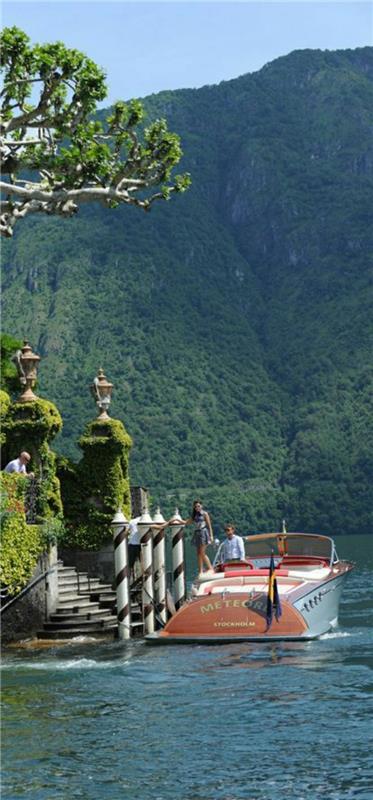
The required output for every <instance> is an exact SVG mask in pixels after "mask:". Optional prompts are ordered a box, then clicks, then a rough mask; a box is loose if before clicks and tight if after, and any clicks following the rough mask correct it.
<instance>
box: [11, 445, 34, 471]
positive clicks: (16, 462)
mask: <svg viewBox="0 0 373 800" xmlns="http://www.w3.org/2000/svg"><path fill="white" fill-rule="evenodd" d="M29 461H31V456H30V453H27V452H26V450H23V451H22V453H20V454H19V456H18V458H14V459H13V461H9V464H7V465H6V467H5V469H4V472H18V473H21V474H22V475H27V477H28V478H33V477H34V473H33V472H29V473H27V472H26V464H28V463H29Z"/></svg>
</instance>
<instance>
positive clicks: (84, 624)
mask: <svg viewBox="0 0 373 800" xmlns="http://www.w3.org/2000/svg"><path fill="white" fill-rule="evenodd" d="M131 629H132V636H141V635H142V634H143V630H144V625H143V619H142V610H141V605H140V604H139V602H138V590H137V589H136V587H133V589H131ZM116 634H117V617H116V593H115V591H113V589H112V587H111V585H110V584H107V583H103V582H101V581H100V580H99V579H98V578H91V577H90V576H88V574H87V573H86V572H78V571H77V570H76V568H75V567H65V566H64V565H63V564H61V565H59V566H58V602H57V608H56V611H55V613H54V614H50V617H49V619H48V621H47V622H45V623H44V627H43V630H41V631H39V632H38V638H39V639H72V638H73V637H75V636H94V637H97V636H116Z"/></svg>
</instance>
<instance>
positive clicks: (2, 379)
mask: <svg viewBox="0 0 373 800" xmlns="http://www.w3.org/2000/svg"><path fill="white" fill-rule="evenodd" d="M0 347H1V373H0V386H1V388H2V389H3V390H4V391H6V392H9V393H13V392H15V391H17V390H18V391H19V378H18V373H17V369H16V366H15V364H14V363H13V361H12V356H14V354H15V352H16V350H18V349H19V348H20V347H22V342H21V341H20V340H19V339H14V337H13V336H10V335H9V334H8V333H1V334H0Z"/></svg>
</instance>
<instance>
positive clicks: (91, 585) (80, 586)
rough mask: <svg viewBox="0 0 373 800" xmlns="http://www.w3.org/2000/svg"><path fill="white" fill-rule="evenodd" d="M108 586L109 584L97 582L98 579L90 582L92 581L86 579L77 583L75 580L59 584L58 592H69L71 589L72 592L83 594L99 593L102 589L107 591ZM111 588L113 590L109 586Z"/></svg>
mask: <svg viewBox="0 0 373 800" xmlns="http://www.w3.org/2000/svg"><path fill="white" fill-rule="evenodd" d="M108 586H109V585H108V584H107V583H100V581H99V580H97V579H96V580H90V581H87V580H86V579H84V580H82V581H75V580H74V581H68V582H67V583H65V582H62V583H61V582H60V581H59V582H58V591H59V592H68V591H69V589H70V590H76V591H82V592H97V591H99V590H100V589H101V588H102V589H107V588H108ZM109 588H110V589H111V586H109Z"/></svg>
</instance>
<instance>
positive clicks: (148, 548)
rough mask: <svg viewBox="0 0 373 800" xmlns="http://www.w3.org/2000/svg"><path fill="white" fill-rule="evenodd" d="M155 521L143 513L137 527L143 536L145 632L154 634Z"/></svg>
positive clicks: (141, 543)
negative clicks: (153, 530) (153, 528)
mask: <svg viewBox="0 0 373 800" xmlns="http://www.w3.org/2000/svg"><path fill="white" fill-rule="evenodd" d="M152 524H153V520H152V518H151V516H150V514H149V511H148V510H147V509H145V511H143V513H142V515H141V517H140V519H139V521H138V523H137V527H138V530H139V531H140V534H141V539H140V545H141V570H142V593H141V594H142V609H143V617H144V632H145V633H154V628H155V623H154V620H155V615H154V583H153V536H152Z"/></svg>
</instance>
